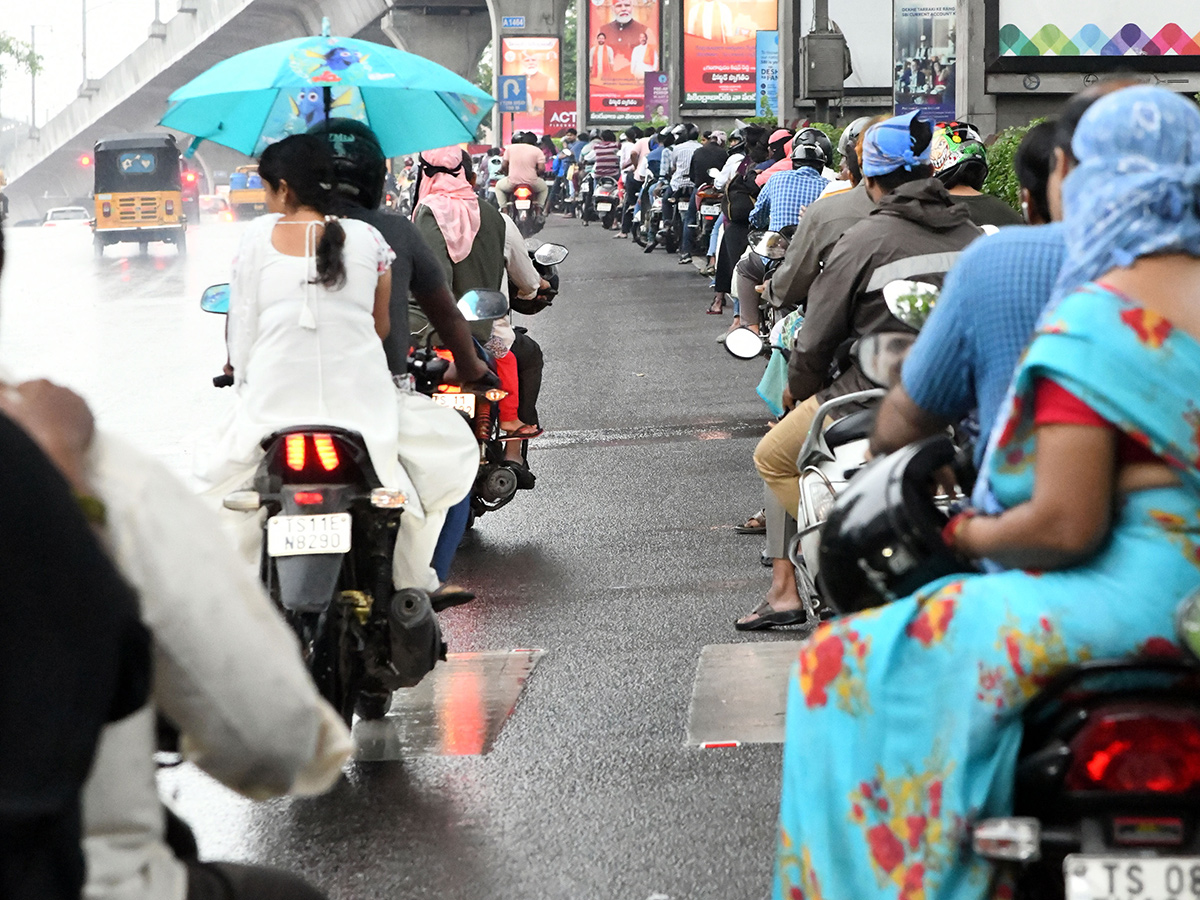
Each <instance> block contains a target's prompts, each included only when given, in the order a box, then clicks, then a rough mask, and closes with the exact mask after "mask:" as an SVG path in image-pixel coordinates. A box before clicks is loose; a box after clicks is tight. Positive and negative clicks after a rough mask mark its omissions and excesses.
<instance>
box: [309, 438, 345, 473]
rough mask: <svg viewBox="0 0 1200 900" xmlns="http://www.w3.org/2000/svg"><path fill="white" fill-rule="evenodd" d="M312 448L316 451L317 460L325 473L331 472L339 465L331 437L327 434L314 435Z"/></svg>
mask: <svg viewBox="0 0 1200 900" xmlns="http://www.w3.org/2000/svg"><path fill="white" fill-rule="evenodd" d="M313 446H314V447H316V449H317V459H318V460H320V462H321V468H322V469H324V470H325V471H326V472H332V471H333V470H334V469H336V468H337V467H338V465H339V464H340V460H339V459H338V452H337V447H335V446H334V445H333V436H332V435H328V434H314V435H313Z"/></svg>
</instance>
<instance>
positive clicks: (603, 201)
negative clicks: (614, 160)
mask: <svg viewBox="0 0 1200 900" xmlns="http://www.w3.org/2000/svg"><path fill="white" fill-rule="evenodd" d="M620 194H621V191H620V185H619V183H618V181H617V179H616V178H615V177H614V176H612V175H601V176H599V177H597V178H596V179H595V183H594V187H593V191H592V202H591V206H592V209H593V210H594V214H593V215H594V218H596V219H599V220H600V227H602V228H603V229H604V230H605V231H608V230H609V229H611V228H612V227H613V223H614V222H616V220H617V215H618V214H619V213H620V210H621V197H620ZM584 224H585V225H586V224H587V219H586V217H585V219H584Z"/></svg>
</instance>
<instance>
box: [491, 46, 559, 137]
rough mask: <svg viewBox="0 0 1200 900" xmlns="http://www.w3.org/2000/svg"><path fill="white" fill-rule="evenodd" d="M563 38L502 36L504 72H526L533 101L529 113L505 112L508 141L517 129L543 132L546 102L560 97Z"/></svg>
mask: <svg viewBox="0 0 1200 900" xmlns="http://www.w3.org/2000/svg"><path fill="white" fill-rule="evenodd" d="M559 73H560V66H559V41H558V38H556V37H502V38H501V39H500V74H501V75H524V76H525V91H526V94H527V95H528V98H529V102H528V103H527V104H526V107H525V112H523V113H513V114H512V115H502V116H501V117H500V130H501V133H502V135H503V142H504V143H505V144H508V143H511V138H512V133H513V131H514V130H515V131H533V132H537V133H539V134H540V133H541V131H542V124H543V123H542V112H543V110H544V109H545V107H546V101H548V100H557V99H558V96H559V95H558V90H559V80H560V79H559Z"/></svg>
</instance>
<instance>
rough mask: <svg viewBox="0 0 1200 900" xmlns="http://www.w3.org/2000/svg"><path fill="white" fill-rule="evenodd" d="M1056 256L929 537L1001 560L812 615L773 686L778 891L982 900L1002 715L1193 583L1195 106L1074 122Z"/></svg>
mask: <svg viewBox="0 0 1200 900" xmlns="http://www.w3.org/2000/svg"><path fill="white" fill-rule="evenodd" d="M1072 149H1073V151H1074V155H1075V156H1076V157H1077V158H1078V160H1079V166H1078V167H1077V168H1076V169H1075V171H1074V172H1072V174H1071V175H1070V177H1069V178H1068V179H1067V181H1066V183H1065V184H1064V189H1063V190H1064V208H1065V210H1066V227H1067V233H1068V246H1069V261H1068V263H1067V266H1066V268H1065V270H1064V272H1063V276H1062V281H1061V282H1060V287H1063V288H1071V287H1073V286H1076V285H1081V284H1082V285H1084V286H1083V287H1081V288H1078V289H1075V290H1068V291H1066V292H1065V293H1063V294H1062V295H1061V298H1060V299H1059V300H1058V301H1057V302H1056V303H1054V304H1052V306H1051V307H1049V308H1048V309H1047V311H1046V312H1045V314H1044V315H1043V317H1042V320H1041V322H1040V324H1039V327H1038V331H1037V333H1036V336H1035V338H1034V340H1033V342H1032V344H1031V345H1030V347H1029V349H1028V350H1027V352H1026V355H1025V356H1024V357H1023V359H1022V361H1021V363H1020V365H1019V367H1018V370H1017V372H1016V375H1015V376H1014V381H1013V384H1012V387H1011V388H1010V394H1009V399H1008V410H1007V414H1003V415H1001V417H1000V421H999V424H998V425H997V428H996V432H995V433H994V434H993V435H992V438H991V442H990V445H989V450H988V454H987V457H986V459H985V462H984V473H985V475H986V476H987V478H988V480H989V487H990V490H991V492H992V494H993V496H994V498H995V500H997V501H998V503H999V508H1002V509H1003V510H1004V511H1003V512H1002V513H1001V514H1000V515H995V516H983V515H972V514H966V515H963V516H961V517H956V519H955V520H952V522H951V523H950V525H949V526H948V527H947V540H948V541H949V542H951V543H952V544H953V545H954V546H955V547H956V548H958V549H959V550H960V551H962V552H963V553H964V555H968V556H971V557H983V558H988V559H991V560H994V561H996V562H999V563H1000V564H1002V565H1004V566H1007V567H1008V569H1007V570H1006V571H1004V572H1000V573H997V574H989V575H976V576H965V577H964V576H955V577H951V578H947V579H942V580H941V581H938V582H935V583H933V584H931V585H928V586H927V587H926V588H925V589H923V590H922V591H921V592H919V593H918V594H916V595H915V596H912V597H909V598H907V599H905V600H901V601H898V602H895V603H892V604H889V605H888V606H886V607H883V608H880V609H876V610H871V611H868V612H866V613H862V614H859V615H855V616H850V617H848V618H844V619H840V620H837V621H835V622H832V623H829V624H827V625H825V626H823V627H822V628H821V629H820V630H818V631H817V633H816V634H815V635H814V636H813V637H812V638H811V639H810V640H808V641H807V642H805V644H804V645H802V647H801V651H800V660H799V664H798V666H797V668H796V669H795V670H794V672H793V676H792V683H791V685H790V688H789V696H788V719H787V738H786V743H785V746H784V770H783V796H782V803H781V813H780V829H779V839H778V847H777V853H776V864H775V889H774V895H775V897H776V898H777V900H800V898H803V900H870V898H880V900H883V898H887V900H892V898H897V900H982V898H985V897H986V896H987V895H988V892H989V890H990V875H991V872H990V870H989V868H988V865H987V863H985V862H984V861H982V860H980V859H978V858H976V857H973V856H972V855H971V854H970V853H969V852H968V851H966V850H964V849H962V848H963V842H962V838H963V835H964V828H965V827H966V825H967V824H968V823H969V822H971V821H972V820H975V819H978V818H983V817H988V816H996V815H1005V814H1007V813H1010V812H1011V806H1012V773H1013V766H1014V762H1015V759H1016V754H1017V750H1018V747H1019V744H1020V740H1021V721H1020V716H1021V712H1022V710H1023V708H1024V706H1025V704H1026V702H1027V701H1028V700H1029V698H1030V697H1032V696H1033V695H1034V694H1035V693H1036V692H1037V691H1038V690H1039V688H1040V687H1041V686H1042V685H1043V684H1045V682H1046V681H1047V680H1048V679H1049V678H1050V677H1051V676H1053V675H1054V674H1055V673H1056V672H1058V671H1060V670H1061V669H1062V668H1063V667H1065V666H1067V665H1070V664H1073V663H1076V662H1079V661H1082V660H1086V659H1089V658H1101V657H1114V656H1121V655H1125V654H1129V653H1133V652H1136V651H1138V650H1139V649H1141V648H1143V647H1146V646H1147V645H1150V646H1154V645H1155V644H1157V643H1159V642H1161V641H1163V640H1164V639H1165V640H1170V639H1171V638H1170V636H1171V634H1172V615H1173V612H1174V610H1175V607H1176V605H1177V604H1178V603H1179V601H1180V600H1181V599H1182V598H1183V597H1184V596H1186V595H1187V594H1188V593H1190V592H1191V591H1192V590H1194V589H1196V588H1197V587H1200V403H1198V402H1197V401H1198V400H1200V397H1197V390H1198V389H1200V209H1198V207H1200V200H1198V198H1200V190H1198V188H1200V111H1197V109H1196V107H1195V106H1194V105H1193V104H1191V103H1190V102H1188V101H1187V100H1185V99H1183V98H1182V97H1179V96H1177V95H1174V94H1171V93H1169V92H1168V91H1165V90H1162V89H1159V88H1153V87H1136V88H1128V89H1125V90H1121V91H1117V92H1115V93H1112V94H1109V95H1108V96H1106V97H1104V98H1102V99H1100V100H1098V101H1097V102H1096V103H1095V104H1094V105H1093V106H1092V107H1091V109H1090V110H1089V111H1088V112H1087V113H1086V114H1085V115H1084V117H1083V119H1082V120H1081V121H1080V123H1079V127H1078V129H1077V131H1076V133H1075V138H1074V141H1073V145H1072Z"/></svg>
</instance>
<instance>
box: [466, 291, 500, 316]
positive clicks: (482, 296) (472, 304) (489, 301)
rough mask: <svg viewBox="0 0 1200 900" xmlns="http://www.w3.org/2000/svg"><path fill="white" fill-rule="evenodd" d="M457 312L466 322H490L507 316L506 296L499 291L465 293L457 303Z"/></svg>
mask: <svg viewBox="0 0 1200 900" xmlns="http://www.w3.org/2000/svg"><path fill="white" fill-rule="evenodd" d="M458 311H459V312H460V313H462V314H463V318H464V319H466V320H467V321H468V322H490V321H492V320H493V319H502V318H504V316H506V315H508V295H507V294H502V293H500V291H467V292H466V293H465V294H463V295H462V297H461V298H460V299H459V301H458Z"/></svg>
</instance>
